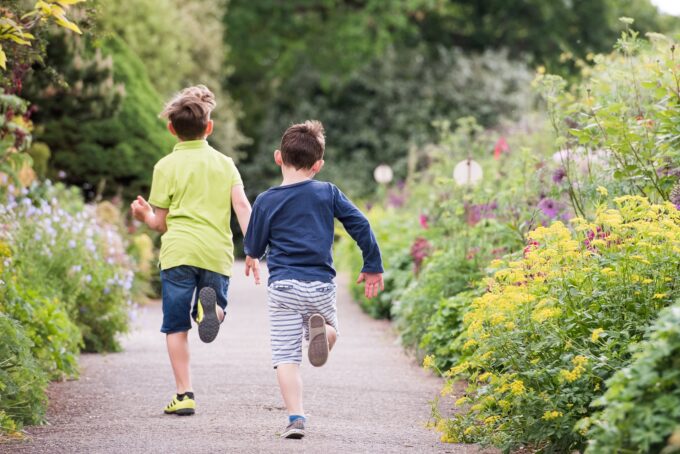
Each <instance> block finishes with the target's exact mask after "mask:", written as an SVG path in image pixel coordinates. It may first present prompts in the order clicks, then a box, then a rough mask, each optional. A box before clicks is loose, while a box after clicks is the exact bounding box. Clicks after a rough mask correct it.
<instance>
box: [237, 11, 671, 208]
mask: <svg viewBox="0 0 680 454" xmlns="http://www.w3.org/2000/svg"><path fill="white" fill-rule="evenodd" d="M622 15H626V16H631V17H634V18H636V20H637V21H636V28H637V29H638V30H640V31H641V32H643V33H644V32H647V31H657V32H666V31H670V30H673V29H674V28H675V27H677V18H670V17H666V16H662V15H660V14H659V12H658V11H657V9H656V8H655V7H654V6H652V4H651V3H650V2H649V1H648V0H595V1H584V0H574V1H569V2H566V1H565V2H562V1H559V2H545V1H542V0H510V1H506V0H485V1H474V2H471V1H463V0H448V1H443V0H409V1H393V2H384V1H380V0H363V1H354V0H352V1H349V0H319V1H309V0H292V1H287V2H278V1H275V0H269V1H258V2H251V1H247V0H232V1H231V2H230V4H229V12H228V14H227V15H226V16H225V23H226V30H227V34H226V42H227V45H228V47H229V49H230V54H229V62H230V63H231V65H232V66H233V71H232V72H231V73H230V75H229V76H228V78H227V88H228V90H229V92H230V93H231V94H232V96H233V97H234V98H235V99H236V100H237V101H238V102H239V103H240V104H241V106H242V110H243V113H244V116H243V118H242V121H241V123H240V125H241V127H242V130H243V131H244V133H245V134H246V135H247V136H248V137H250V138H251V139H252V143H251V144H250V145H247V146H245V147H244V150H246V151H247V156H248V157H247V159H246V160H245V161H244V162H243V163H242V171H243V172H244V173H245V174H246V181H250V182H252V183H251V185H253V184H254V185H255V187H254V188H253V189H255V190H261V189H263V188H264V187H266V186H267V185H268V184H269V183H271V182H272V181H273V180H272V179H273V178H275V177H276V169H275V166H274V165H273V164H272V163H271V153H272V151H273V150H274V148H275V147H276V145H277V141H278V140H279V138H280V136H281V133H282V131H283V130H284V129H285V128H286V127H287V126H288V125H289V124H290V123H292V122H298V121H301V120H304V119H305V118H309V117H315V118H319V119H320V120H322V121H323V122H324V124H325V125H326V128H327V131H328V137H329V138H328V157H329V162H328V165H327V166H326V167H325V168H324V172H323V174H322V175H320V178H322V179H323V178H329V179H330V178H333V179H335V180H336V181H340V179H341V181H342V184H343V185H344V186H347V189H348V190H350V191H351V192H354V193H358V194H362V195H366V194H369V193H372V192H373V189H372V187H373V185H372V177H371V175H372V170H373V168H374V167H375V166H376V165H377V164H379V163H381V162H389V163H390V164H393V165H394V167H395V170H396V174H397V177H398V178H400V179H403V178H405V176H406V171H407V166H406V162H407V157H408V154H409V150H410V149H412V148H414V147H418V146H422V145H423V144H426V143H429V142H432V141H433V140H435V139H436V137H437V136H436V131H435V129H434V128H433V127H432V122H433V121H434V120H440V119H445V120H449V121H454V120H456V119H457V118H459V117H461V116H466V115H472V116H475V117H477V119H478V120H479V121H480V123H481V124H483V125H484V126H494V125H496V124H498V121H499V120H500V119H502V118H503V117H506V118H507V117H509V118H513V116H514V115H515V114H516V113H517V111H518V110H521V109H525V108H526V107H527V105H528V104H530V103H531V99H530V98H529V97H528V95H527V93H526V92H524V91H523V90H525V89H526V87H527V84H526V83H524V81H525V80H526V79H527V78H528V77H531V76H530V75H529V72H530V68H532V67H533V68H536V67H544V68H546V69H547V70H548V71H553V72H555V71H556V72H560V73H561V74H563V75H565V76H575V75H576V74H577V73H578V72H579V71H580V69H581V68H582V67H584V66H587V65H589V64H591V62H590V61H589V57H591V55H592V54H593V53H596V52H602V51H607V50H609V49H610V48H611V43H612V42H614V40H615V39H616V37H617V36H618V35H619V33H620V31H621V24H620V23H619V22H618V17H619V16H622ZM251 187H252V186H251Z"/></svg>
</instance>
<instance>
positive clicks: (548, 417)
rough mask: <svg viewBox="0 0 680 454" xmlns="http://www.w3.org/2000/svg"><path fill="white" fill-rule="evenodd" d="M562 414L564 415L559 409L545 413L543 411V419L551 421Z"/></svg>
mask: <svg viewBox="0 0 680 454" xmlns="http://www.w3.org/2000/svg"><path fill="white" fill-rule="evenodd" d="M560 416H562V412H561V411H557V410H553V411H546V412H545V413H543V416H542V419H544V420H546V421H551V420H553V419H557V418H559V417H560Z"/></svg>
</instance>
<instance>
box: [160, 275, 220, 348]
mask: <svg viewBox="0 0 680 454" xmlns="http://www.w3.org/2000/svg"><path fill="white" fill-rule="evenodd" d="M204 287H212V289H213V290H215V295H217V304H219V306H220V307H221V308H222V309H223V310H225V311H226V309H227V290H228V288H229V276H225V275H223V274H219V273H215V272H213V271H208V270H204V269H203V268H198V267H195V266H188V265H181V266H175V267H173V268H168V269H167V270H162V271H161V291H162V293H163V326H161V332H162V333H166V334H171V333H179V332H183V331H189V330H190V329H191V319H192V318H194V319H195V318H196V313H197V310H198V308H197V307H196V304H195V301H196V299H197V298H196V295H198V292H199V291H200V290H201V289H202V288H204Z"/></svg>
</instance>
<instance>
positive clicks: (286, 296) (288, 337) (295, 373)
mask: <svg viewBox="0 0 680 454" xmlns="http://www.w3.org/2000/svg"><path fill="white" fill-rule="evenodd" d="M298 293H299V288H298V283H297V282H296V281H280V282H275V283H274V284H272V285H271V286H270V287H269V323H270V337H271V347H272V364H273V366H274V368H275V369H276V377H277V380H278V383H279V388H280V390H281V396H282V397H283V401H284V403H285V404H286V409H287V410H288V418H289V425H288V427H287V428H286V430H284V431H283V433H282V434H281V436H283V437H286V438H302V437H303V436H304V420H305V418H304V407H303V405H302V376H301V375H300V363H301V362H302V315H301V314H300V302H299V300H298Z"/></svg>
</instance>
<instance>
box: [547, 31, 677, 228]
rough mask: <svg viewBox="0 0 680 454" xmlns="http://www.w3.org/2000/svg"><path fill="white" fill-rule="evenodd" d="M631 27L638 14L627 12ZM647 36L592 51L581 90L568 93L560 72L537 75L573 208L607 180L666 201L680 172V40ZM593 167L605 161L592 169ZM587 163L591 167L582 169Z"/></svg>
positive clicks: (583, 205) (630, 34) (624, 190)
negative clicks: (679, 46) (679, 51)
mask: <svg viewBox="0 0 680 454" xmlns="http://www.w3.org/2000/svg"><path fill="white" fill-rule="evenodd" d="M621 20H622V21H624V22H625V23H626V26H627V27H628V25H629V24H630V23H632V19H626V18H622V19H621ZM648 36H649V37H650V39H649V40H643V39H640V38H639V36H638V33H637V32H635V31H632V30H630V29H628V30H626V32H624V33H623V34H622V36H621V38H620V39H619V40H618V42H617V43H616V46H615V47H616V51H615V52H614V53H612V54H610V55H598V56H595V57H593V59H594V66H593V67H592V68H591V67H587V68H586V69H585V70H584V76H585V80H584V81H583V82H582V84H581V85H580V86H579V87H578V89H577V90H571V91H566V90H565V87H566V83H565V82H564V81H563V80H562V79H561V78H559V77H557V76H550V75H546V76H543V75H540V76H539V77H538V78H537V80H536V81H535V83H536V86H537V87H538V90H539V91H540V92H541V93H542V95H543V97H544V98H545V100H546V101H547V105H548V108H549V109H548V110H549V115H550V117H551V119H552V124H553V126H554V129H555V132H556V133H557V141H556V146H557V147H558V149H560V150H561V152H560V154H559V155H558V156H559V158H558V160H559V161H561V165H562V168H563V169H564V171H565V172H566V173H567V174H568V175H567V178H566V181H568V182H569V184H570V186H571V187H570V189H571V190H570V195H571V202H572V204H573V206H574V210H575V211H576V212H577V213H578V214H580V215H585V214H586V211H587V208H588V207H587V204H588V202H589V201H590V199H591V198H592V192H591V191H589V190H588V189H589V187H590V188H592V187H593V186H595V187H596V186H598V185H601V184H602V182H603V181H604V182H605V185H606V186H608V187H609V188H610V189H612V190H613V191H614V192H615V193H616V194H640V195H643V196H645V197H649V198H650V199H651V200H652V201H662V200H668V198H669V193H670V191H671V188H672V186H673V185H674V184H675V183H676V182H677V179H678V176H680V167H678V162H680V153H679V152H678V150H679V148H678V144H679V143H680V134H679V133H678V125H679V124H680V119H679V118H678V116H677V115H676V113H677V110H678V106H679V105H680V104H679V102H680V100H679V98H678V92H677V81H678V79H679V78H680V70H678V66H677V56H676V50H675V45H674V44H673V43H672V42H671V41H670V40H669V39H668V38H666V37H664V36H661V35H658V34H649V35H648ZM591 167H596V168H598V167H600V168H601V170H603V171H604V172H603V171H600V172H594V173H595V174H594V175H593V172H592V169H591ZM584 168H586V169H585V170H586V171H585V172H584Z"/></svg>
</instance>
